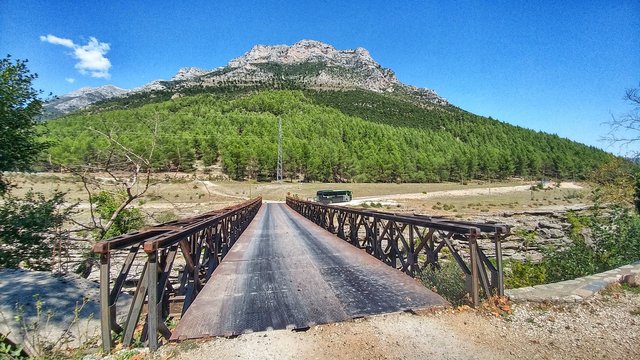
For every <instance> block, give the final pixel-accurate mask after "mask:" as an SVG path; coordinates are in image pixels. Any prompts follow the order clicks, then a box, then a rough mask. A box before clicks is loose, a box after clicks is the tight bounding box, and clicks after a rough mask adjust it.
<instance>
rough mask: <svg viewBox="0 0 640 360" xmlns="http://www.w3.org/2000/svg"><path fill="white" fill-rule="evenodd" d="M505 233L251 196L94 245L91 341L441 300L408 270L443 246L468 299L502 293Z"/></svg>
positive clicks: (333, 316) (207, 333) (299, 322)
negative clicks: (484, 245)
mask: <svg viewBox="0 0 640 360" xmlns="http://www.w3.org/2000/svg"><path fill="white" fill-rule="evenodd" d="M508 233H509V228H508V227H507V226H504V225H497V224H476V223H468V222H460V221H452V220H447V219H443V218H433V217H426V216H420V215H406V214H400V215H399V214H391V213H384V212H376V211H364V210H357V209H351V208H346V207H340V206H331V205H322V204H318V203H314V202H308V201H302V200H299V199H296V198H291V197H289V198H287V201H286V205H285V204H284V203H265V204H263V203H262V199H261V198H256V199H253V200H250V201H247V202H245V203H242V204H239V205H237V206H234V207H229V208H225V209H222V210H218V211H214V212H210V213H207V214H204V215H200V216H198V217H195V218H191V219H186V220H181V221H174V222H170V223H166V224H162V225H158V226H155V227H150V228H147V229H144V230H142V231H138V232H134V233H130V234H126V235H122V236H119V237H116V238H113V239H110V240H106V241H102V242H100V243H98V244H96V245H95V246H94V252H95V253H97V254H99V255H100V264H101V265H100V293H101V296H100V301H101V323H102V343H103V349H104V351H105V352H109V351H110V350H111V347H112V345H113V341H114V334H120V336H122V341H123V344H124V346H129V345H131V344H132V342H133V341H134V338H135V337H138V336H139V340H140V341H146V342H148V345H149V347H150V348H151V349H152V350H155V349H157V347H158V345H159V343H160V338H164V339H166V340H183V339H192V338H202V337H211V336H233V335H239V334H242V333H247V332H253V331H264V330H270V329H305V328H308V327H310V326H313V325H316V324H324V323H330V322H338V321H344V320H348V319H352V318H357V317H363V316H367V315H374V314H381V313H389V312H398V311H419V310H425V309H426V310H428V309H433V308H437V307H443V306H447V302H446V301H445V300H444V299H443V298H442V297H440V296H439V295H437V294H435V293H434V292H432V291H430V290H428V289H426V288H425V287H424V286H422V284H420V282H419V281H418V280H416V279H413V278H412V277H413V276H414V275H416V274H418V273H419V271H420V270H421V269H423V268H424V267H425V266H432V267H438V266H439V264H438V258H439V254H440V253H441V251H442V250H443V249H445V248H446V249H448V250H449V251H448V252H449V254H450V255H451V256H452V258H453V259H454V260H455V261H456V262H457V263H458V265H459V266H460V268H461V270H462V271H463V272H464V273H465V274H466V278H467V287H468V290H469V293H470V295H471V299H472V301H473V303H474V304H478V302H479V298H480V296H481V294H485V295H486V294H500V295H502V293H503V285H502V258H501V249H500V243H501V241H502V239H503V238H504V237H505V236H506V235H508ZM480 237H484V238H487V239H490V240H491V241H492V242H493V243H494V244H495V251H494V253H495V255H496V256H495V258H496V259H495V262H492V261H490V260H489V259H488V257H487V256H486V255H485V254H484V252H483V251H482V250H481V249H480V248H479V247H478V243H477V240H478V238H480ZM140 250H143V252H144V254H142V252H141V251H140ZM115 257H121V258H123V261H122V267H121V268H120V269H112V268H111V262H112V258H115ZM223 259H224V261H222V260H223ZM134 263H137V264H143V270H142V272H141V274H140V275H139V276H138V277H137V278H136V276H134V275H133V274H130V272H131V268H132V266H133V264H134ZM114 270H115V272H114V273H112V271H114ZM407 275H409V276H407ZM112 278H113V279H112ZM130 282H134V283H136V284H137V287H136V289H135V291H134V293H133V301H132V302H131V304H130V305H129V308H128V311H127V314H128V315H127V317H126V318H125V319H123V320H122V321H120V319H117V318H116V313H120V312H119V311H116V310H117V309H116V307H117V306H118V304H119V303H118V301H117V300H118V297H119V295H120V294H121V293H122V289H123V286H124V285H125V283H130ZM169 317H179V318H180V320H179V322H178V324H177V327H176V328H175V329H170V328H169V327H168V326H167V325H166V323H165V322H166V320H167V319H168V318H169ZM140 329H142V330H141V331H140Z"/></svg>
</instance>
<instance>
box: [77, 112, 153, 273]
mask: <svg viewBox="0 0 640 360" xmlns="http://www.w3.org/2000/svg"><path fill="white" fill-rule="evenodd" d="M92 130H93V131H95V132H96V133H97V134H99V135H100V136H101V137H103V138H105V139H107V140H108V141H109V147H108V148H107V149H106V151H105V152H104V156H103V157H102V158H101V159H100V160H99V161H98V162H97V164H94V165H83V166H79V167H75V168H72V169H71V171H72V172H73V173H74V174H75V175H76V176H78V177H79V178H80V180H81V181H82V184H83V187H84V190H85V192H86V194H87V197H88V200H89V221H88V222H82V221H78V220H72V222H73V223H74V224H75V225H76V226H77V227H78V231H79V232H84V233H87V232H89V233H90V234H93V236H91V237H89V238H87V237H86V236H85V237H84V239H83V240H84V241H89V242H90V244H91V245H93V244H94V243H96V242H98V241H101V240H104V239H105V237H107V235H108V234H109V230H110V229H112V228H113V227H114V224H116V221H117V220H118V218H119V217H120V216H121V215H122V214H123V213H124V212H125V211H126V210H127V209H129V208H131V206H132V204H133V203H134V202H135V201H136V200H138V199H141V198H143V197H144V196H145V194H146V193H147V192H148V190H149V189H150V187H151V186H152V185H153V183H152V176H151V175H152V159H153V155H154V150H155V147H156V143H157V136H158V123H157V121H156V122H155V125H154V126H153V129H151V145H150V146H149V147H148V148H147V149H146V150H145V153H144V154H140V153H136V152H135V151H133V150H132V149H131V148H130V147H128V146H126V145H125V144H123V143H122V142H120V141H119V140H118V136H117V134H116V132H115V131H114V130H109V131H103V130H98V129H92ZM98 173H106V174H107V176H108V180H109V181H108V184H105V181H104V179H102V180H101V179H98V178H97V177H96V174H98ZM107 188H108V189H109V190H108V192H109V193H113V194H115V195H118V196H115V197H114V198H115V199H116V201H117V202H118V204H117V206H115V207H114V209H113V212H112V213H110V215H109V217H108V218H104V217H103V215H104V214H100V213H99V212H98V211H97V204H96V196H95V195H96V193H99V192H104V191H106V190H105V189H107ZM93 265H95V260H94V259H93V258H92V257H91V256H87V257H86V258H85V260H84V261H83V263H82V264H81V266H80V268H79V269H78V270H79V272H80V273H81V274H82V275H83V276H85V277H86V276H89V274H90V273H91V269H92V268H93Z"/></svg>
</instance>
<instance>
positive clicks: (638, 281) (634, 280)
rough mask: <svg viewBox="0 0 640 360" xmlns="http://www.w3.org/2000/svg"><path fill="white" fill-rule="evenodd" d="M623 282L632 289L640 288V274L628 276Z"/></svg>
mask: <svg viewBox="0 0 640 360" xmlns="http://www.w3.org/2000/svg"><path fill="white" fill-rule="evenodd" d="M622 282H623V283H625V284H628V285H629V286H631V287H639V286H640V273H635V274H628V275H625V276H624V278H622Z"/></svg>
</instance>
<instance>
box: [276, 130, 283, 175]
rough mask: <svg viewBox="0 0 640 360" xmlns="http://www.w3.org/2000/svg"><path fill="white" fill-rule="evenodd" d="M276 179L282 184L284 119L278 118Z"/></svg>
mask: <svg viewBox="0 0 640 360" xmlns="http://www.w3.org/2000/svg"><path fill="white" fill-rule="evenodd" d="M276 181H277V182H279V183H281V184H282V119H281V118H278V168H277V169H276Z"/></svg>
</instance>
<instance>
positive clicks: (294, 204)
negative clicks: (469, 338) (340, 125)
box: [286, 197, 510, 306]
mask: <svg viewBox="0 0 640 360" xmlns="http://www.w3.org/2000/svg"><path fill="white" fill-rule="evenodd" d="M286 202H287V205H288V206H289V207H291V208H292V209H293V210H295V211H296V212H298V213H300V214H301V215H302V216H304V217H306V218H307V219H309V220H311V221H313V222H314V223H316V224H317V225H319V226H320V227H322V228H324V229H326V230H328V231H329V232H331V233H333V234H336V235H337V236H338V237H339V238H341V239H343V240H345V241H348V242H349V243H351V244H352V245H354V246H356V247H358V248H360V249H363V250H365V251H366V252H367V253H369V254H370V255H373V256H375V257H376V258H377V259H379V260H380V261H382V262H384V263H385V264H387V265H389V266H392V267H395V268H397V269H398V270H400V271H402V272H404V273H406V274H407V275H410V276H416V275H418V274H419V273H420V271H422V269H424V268H425V267H427V266H431V267H435V268H438V267H440V265H439V263H438V259H439V257H440V254H441V252H442V250H443V249H445V248H446V249H448V250H449V252H450V254H451V256H452V257H453V258H454V260H455V261H456V263H457V264H458V266H459V267H460V269H461V270H462V271H463V272H464V273H465V275H466V284H467V291H468V292H469V294H470V295H471V299H472V301H473V304H474V306H477V305H478V304H479V302H480V300H479V299H480V292H481V290H482V291H484V293H485V294H487V295H493V294H497V295H504V280H503V268H502V247H501V242H502V240H503V239H504V238H505V237H506V236H508V235H509V232H510V228H509V226H507V225H501V224H489V223H472V222H465V221H456V220H449V219H445V218H440V217H430V216H424V215H416V214H413V215H406V214H392V213H386V212H380V211H367V210H360V209H354V208H348V207H344V206H336V205H325V204H320V203H316V202H311V201H304V200H300V199H297V198H293V197H287V200H286ZM481 237H482V238H488V239H490V240H491V241H492V242H493V243H494V249H495V253H494V254H495V263H494V262H492V261H491V260H490V259H489V257H488V256H487V255H486V254H485V253H484V251H483V250H482V249H481V248H480V247H479V246H478V239H479V238H481Z"/></svg>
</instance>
